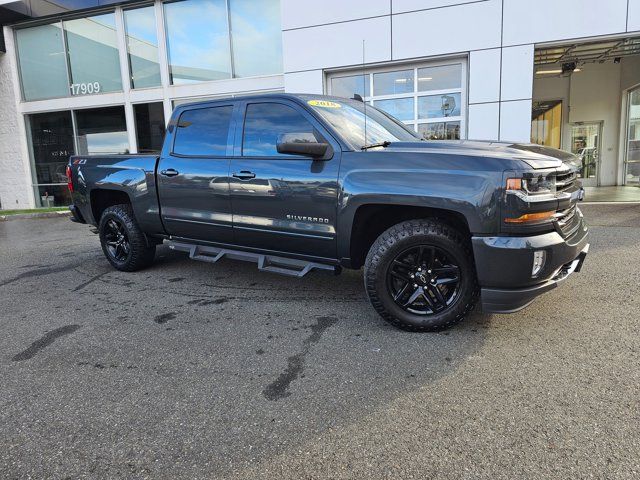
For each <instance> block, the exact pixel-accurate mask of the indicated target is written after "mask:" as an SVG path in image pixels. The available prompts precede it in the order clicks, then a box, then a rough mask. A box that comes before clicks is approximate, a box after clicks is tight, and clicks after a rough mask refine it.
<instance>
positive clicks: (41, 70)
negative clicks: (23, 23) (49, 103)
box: [16, 23, 69, 100]
mask: <svg viewBox="0 0 640 480" xmlns="http://www.w3.org/2000/svg"><path fill="white" fill-rule="evenodd" d="M16 43H17V47H18V60H19V64H20V77H21V78H22V92H23V96H24V99H25V100H41V99H44V98H55V97H65V96H67V95H68V94H69V81H68V79H67V66H66V62H65V58H64V55H65V53H64V45H63V42H62V28H61V25H60V23H54V24H52V25H41V26H39V27H30V28H23V29H20V30H16Z"/></svg>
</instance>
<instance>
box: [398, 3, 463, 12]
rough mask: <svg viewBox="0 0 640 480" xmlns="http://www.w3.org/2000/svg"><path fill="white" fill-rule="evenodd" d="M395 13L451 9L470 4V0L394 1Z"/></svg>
mask: <svg viewBox="0 0 640 480" xmlns="http://www.w3.org/2000/svg"><path fill="white" fill-rule="evenodd" d="M392 1H393V13H402V12H411V11H414V10H425V9H428V8H440V7H450V6H452V5H460V4H461V3H469V0H392Z"/></svg>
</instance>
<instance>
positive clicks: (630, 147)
mask: <svg viewBox="0 0 640 480" xmlns="http://www.w3.org/2000/svg"><path fill="white" fill-rule="evenodd" d="M627 104H628V110H627V119H628V120H627V144H626V149H625V159H624V166H625V168H624V184H625V185H640V87H637V88H635V89H634V90H631V91H630V92H629V93H628V102H627Z"/></svg>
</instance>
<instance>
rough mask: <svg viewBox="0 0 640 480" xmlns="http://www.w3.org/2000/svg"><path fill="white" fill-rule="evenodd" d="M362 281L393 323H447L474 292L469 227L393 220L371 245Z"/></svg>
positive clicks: (426, 328)
mask: <svg viewBox="0 0 640 480" xmlns="http://www.w3.org/2000/svg"><path fill="white" fill-rule="evenodd" d="M364 284H365V289H366V291H367V295H368V296H369V300H370V301H371V305H373V308H375V309H376V311H377V312H378V313H379V314H380V315H381V316H382V318H383V319H384V320H386V321H387V322H389V323H391V324H392V325H394V326H396V327H398V328H401V329H403V330H408V331H412V332H435V331H438V330H443V329H445V328H449V327H451V326H453V325H455V324H456V323H458V322H459V321H461V320H462V319H463V318H464V317H465V316H466V315H467V314H468V313H469V312H470V311H471V309H472V308H473V306H474V304H475V302H476V300H477V298H478V282H477V275H476V271H475V266H474V262H473V252H472V250H471V242H470V241H469V236H468V233H466V232H461V231H460V230H458V229H457V228H454V227H453V226H451V225H450V224H448V223H446V222H444V221H442V220H440V219H437V218H424V219H415V220H406V221H404V222H401V223H398V224H397V225H393V226H392V227H389V228H388V229H387V230H385V231H384V232H382V233H381V234H380V236H379V237H378V238H377V239H376V241H375V242H373V245H371V248H370V249H369V253H368V254H367V258H366V260H365V265H364Z"/></svg>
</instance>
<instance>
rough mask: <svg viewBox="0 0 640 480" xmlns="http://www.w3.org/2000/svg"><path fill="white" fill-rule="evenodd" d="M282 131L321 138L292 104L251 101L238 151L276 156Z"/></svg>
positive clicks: (256, 155) (254, 154)
mask: <svg viewBox="0 0 640 480" xmlns="http://www.w3.org/2000/svg"><path fill="white" fill-rule="evenodd" d="M284 133H299V134H304V135H301V137H303V138H304V137H313V138H315V139H316V141H319V139H320V138H321V136H320V134H319V133H318V132H316V131H315V129H314V128H313V125H311V123H309V121H308V120H307V119H306V118H304V117H303V116H302V114H301V113H299V112H298V111H296V109H295V108H293V107H289V106H288V105H282V104H279V103H253V104H249V105H247V114H246V118H245V121H244V136H243V139H242V155H244V156H247V157H258V156H269V157H274V156H279V157H288V156H289V155H287V154H281V153H278V151H277V150H276V144H277V143H278V137H279V136H280V135H282V134H284Z"/></svg>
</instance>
